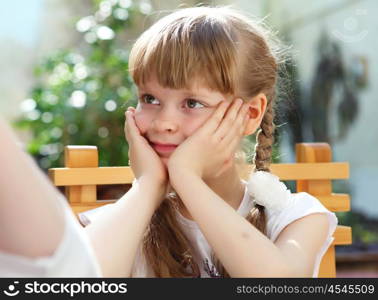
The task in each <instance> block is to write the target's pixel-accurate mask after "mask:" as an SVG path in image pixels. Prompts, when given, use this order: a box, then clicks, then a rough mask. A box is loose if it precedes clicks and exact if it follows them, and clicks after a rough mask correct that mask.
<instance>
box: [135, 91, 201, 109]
mask: <svg viewBox="0 0 378 300" xmlns="http://www.w3.org/2000/svg"><path fill="white" fill-rule="evenodd" d="M140 99H141V101H142V102H143V103H146V104H153V105H155V104H159V100H157V99H156V98H155V97H154V96H152V95H150V94H144V95H142V96H140ZM185 102H186V105H187V107H188V108H190V109H195V108H202V107H205V105H204V104H202V103H201V102H199V101H197V100H194V99H186V100H185Z"/></svg>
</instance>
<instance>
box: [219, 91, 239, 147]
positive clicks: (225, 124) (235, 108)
mask: <svg viewBox="0 0 378 300" xmlns="http://www.w3.org/2000/svg"><path fill="white" fill-rule="evenodd" d="M242 105H243V100H241V99H240V98H238V99H235V100H234V101H233V103H232V106H231V107H230V108H229V109H228V111H227V114H226V116H225V117H224V119H223V120H222V122H221V124H220V125H219V127H218V129H217V130H216V132H215V133H214V135H215V137H218V138H219V139H220V140H221V139H223V138H224V137H225V136H226V135H227V133H228V132H229V130H230V128H231V127H232V126H233V125H234V123H235V119H236V118H237V116H238V113H239V111H240V110H241V109H242V108H243V106H242Z"/></svg>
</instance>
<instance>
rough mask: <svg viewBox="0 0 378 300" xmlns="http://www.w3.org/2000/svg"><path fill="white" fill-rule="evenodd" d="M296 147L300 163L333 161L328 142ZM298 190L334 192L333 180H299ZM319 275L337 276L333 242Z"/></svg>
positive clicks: (315, 192) (322, 194) (321, 194)
mask: <svg viewBox="0 0 378 300" xmlns="http://www.w3.org/2000/svg"><path fill="white" fill-rule="evenodd" d="M295 147H296V161H297V162H300V163H316V162H331V161H332V152H331V147H330V145H329V144H327V143H299V144H296V145H295ZM297 192H298V193H299V192H307V193H310V194H312V195H314V196H315V197H316V196H330V195H331V194H332V182H331V180H298V181H297ZM318 277H336V257H335V246H334V244H332V245H331V246H330V247H329V248H328V250H327V252H326V254H325V255H324V256H323V259H322V262H321V264H320V268H319V274H318Z"/></svg>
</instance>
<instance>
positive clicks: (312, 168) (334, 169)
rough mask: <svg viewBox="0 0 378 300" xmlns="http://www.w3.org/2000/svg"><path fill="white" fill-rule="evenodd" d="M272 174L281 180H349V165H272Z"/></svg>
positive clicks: (340, 163) (343, 163)
mask: <svg viewBox="0 0 378 300" xmlns="http://www.w3.org/2000/svg"><path fill="white" fill-rule="evenodd" d="M271 170H272V173H273V174H275V175H277V176H278V177H279V178H280V179H281V180H321V179H331V180H332V179H347V178H349V163H346V162H332V163H295V164H272V166H271Z"/></svg>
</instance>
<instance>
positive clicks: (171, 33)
mask: <svg viewBox="0 0 378 300" xmlns="http://www.w3.org/2000/svg"><path fill="white" fill-rule="evenodd" d="M201 9H202V11H203V7H202V8H200V9H198V8H193V9H188V10H185V15H183V14H182V13H181V14H180V13H174V14H171V15H169V16H167V17H165V18H162V19H161V20H159V21H158V22H157V23H155V24H154V25H153V26H152V27H150V28H149V29H148V30H147V31H145V32H144V33H143V34H142V35H141V36H140V37H139V38H138V40H137V41H136V42H135V44H134V46H133V48H132V50H131V52H130V59H129V71H130V75H131V77H132V78H133V80H134V82H135V84H136V85H138V86H141V85H144V84H145V83H146V81H149V80H150V79H151V76H155V78H156V80H157V82H158V83H159V84H160V85H161V86H163V87H168V88H173V89H181V88H185V89H191V88H192V87H193V85H194V84H196V83H201V84H205V85H206V87H208V88H209V89H212V90H216V91H219V92H221V93H224V94H234V93H235V86H236V83H235V79H236V78H237V76H236V75H237V74H236V69H237V68H236V55H237V53H236V52H237V51H236V50H237V47H236V43H237V36H236V34H235V32H233V31H232V29H231V28H230V26H228V25H227V22H225V20H223V19H222V17H221V16H217V17H215V16H209V15H205V13H201Z"/></svg>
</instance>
